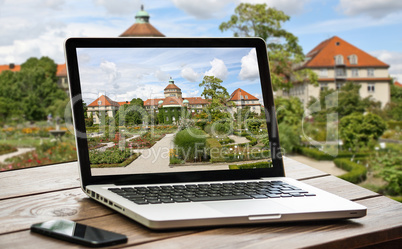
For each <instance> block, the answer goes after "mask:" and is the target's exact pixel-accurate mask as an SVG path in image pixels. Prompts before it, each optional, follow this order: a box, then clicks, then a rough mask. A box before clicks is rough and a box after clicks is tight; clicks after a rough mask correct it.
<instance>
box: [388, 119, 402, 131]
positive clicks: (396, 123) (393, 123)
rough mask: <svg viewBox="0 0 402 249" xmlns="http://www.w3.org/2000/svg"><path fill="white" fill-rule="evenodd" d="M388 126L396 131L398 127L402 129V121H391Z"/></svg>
mask: <svg viewBox="0 0 402 249" xmlns="http://www.w3.org/2000/svg"><path fill="white" fill-rule="evenodd" d="M387 124H388V128H389V129H392V130H395V129H396V127H399V128H400V129H402V121H395V120H390V121H388V122H387Z"/></svg>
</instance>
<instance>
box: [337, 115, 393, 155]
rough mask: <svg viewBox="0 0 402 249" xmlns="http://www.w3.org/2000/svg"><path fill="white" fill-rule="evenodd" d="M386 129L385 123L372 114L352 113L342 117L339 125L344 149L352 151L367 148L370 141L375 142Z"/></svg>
mask: <svg viewBox="0 0 402 249" xmlns="http://www.w3.org/2000/svg"><path fill="white" fill-rule="evenodd" d="M386 128H387V125H386V123H385V121H384V120H383V119H382V118H381V117H379V116H378V115H375V114H372V113H367V114H366V115H363V114H361V113H353V114H350V115H348V116H345V117H343V118H342V119H341V120H340V123H339V129H340V137H341V138H342V139H343V144H344V147H345V148H351V149H352V150H358V149H359V148H362V147H365V146H367V145H368V144H369V142H370V141H373V140H377V139H378V138H379V137H380V136H381V135H382V134H383V133H384V131H385V130H386Z"/></svg>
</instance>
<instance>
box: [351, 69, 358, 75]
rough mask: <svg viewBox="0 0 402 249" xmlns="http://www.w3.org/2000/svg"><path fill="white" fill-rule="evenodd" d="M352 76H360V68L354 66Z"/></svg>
mask: <svg viewBox="0 0 402 249" xmlns="http://www.w3.org/2000/svg"><path fill="white" fill-rule="evenodd" d="M352 77H359V69H358V68H352Z"/></svg>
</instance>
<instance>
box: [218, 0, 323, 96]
mask: <svg viewBox="0 0 402 249" xmlns="http://www.w3.org/2000/svg"><path fill="white" fill-rule="evenodd" d="M289 19H290V17H289V16H288V15H286V14H285V13H284V12H283V11H280V10H277V9H275V8H269V7H267V5H266V4H255V5H253V4H248V3H241V4H240V5H239V6H237V7H236V9H235V14H234V15H232V16H231V17H230V20H229V21H227V22H223V23H221V25H220V26H219V29H220V30H221V31H226V30H232V31H233V32H234V36H235V37H261V38H262V39H264V40H265V41H266V43H267V49H268V55H269V58H270V71H271V79H272V83H273V87H274V90H277V89H282V88H285V89H289V88H291V87H292V81H303V82H307V81H310V82H311V83H313V84H317V75H316V74H315V73H313V72H312V71H311V70H309V69H301V70H297V71H295V70H294V67H295V66H297V65H298V64H299V63H301V62H303V60H304V54H303V50H302V48H301V46H300V45H299V44H298V38H297V37H296V36H295V35H293V34H292V33H290V32H288V31H286V30H285V29H283V28H282V23H284V22H286V21H288V20H289Z"/></svg>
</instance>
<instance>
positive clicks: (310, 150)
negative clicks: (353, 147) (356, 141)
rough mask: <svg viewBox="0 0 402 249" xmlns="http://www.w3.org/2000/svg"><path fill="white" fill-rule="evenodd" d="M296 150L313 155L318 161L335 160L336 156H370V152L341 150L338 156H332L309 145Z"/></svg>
mask: <svg viewBox="0 0 402 249" xmlns="http://www.w3.org/2000/svg"><path fill="white" fill-rule="evenodd" d="M296 152H298V153H300V154H303V155H305V156H308V157H312V158H314V159H316V160H318V161H321V160H334V158H351V157H353V156H354V157H355V158H357V157H358V158H363V157H368V156H370V153H368V152H356V153H353V152H339V153H338V155H336V156H332V155H330V154H327V153H325V152H322V151H319V150H317V149H313V148H308V147H299V148H297V149H296Z"/></svg>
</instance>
